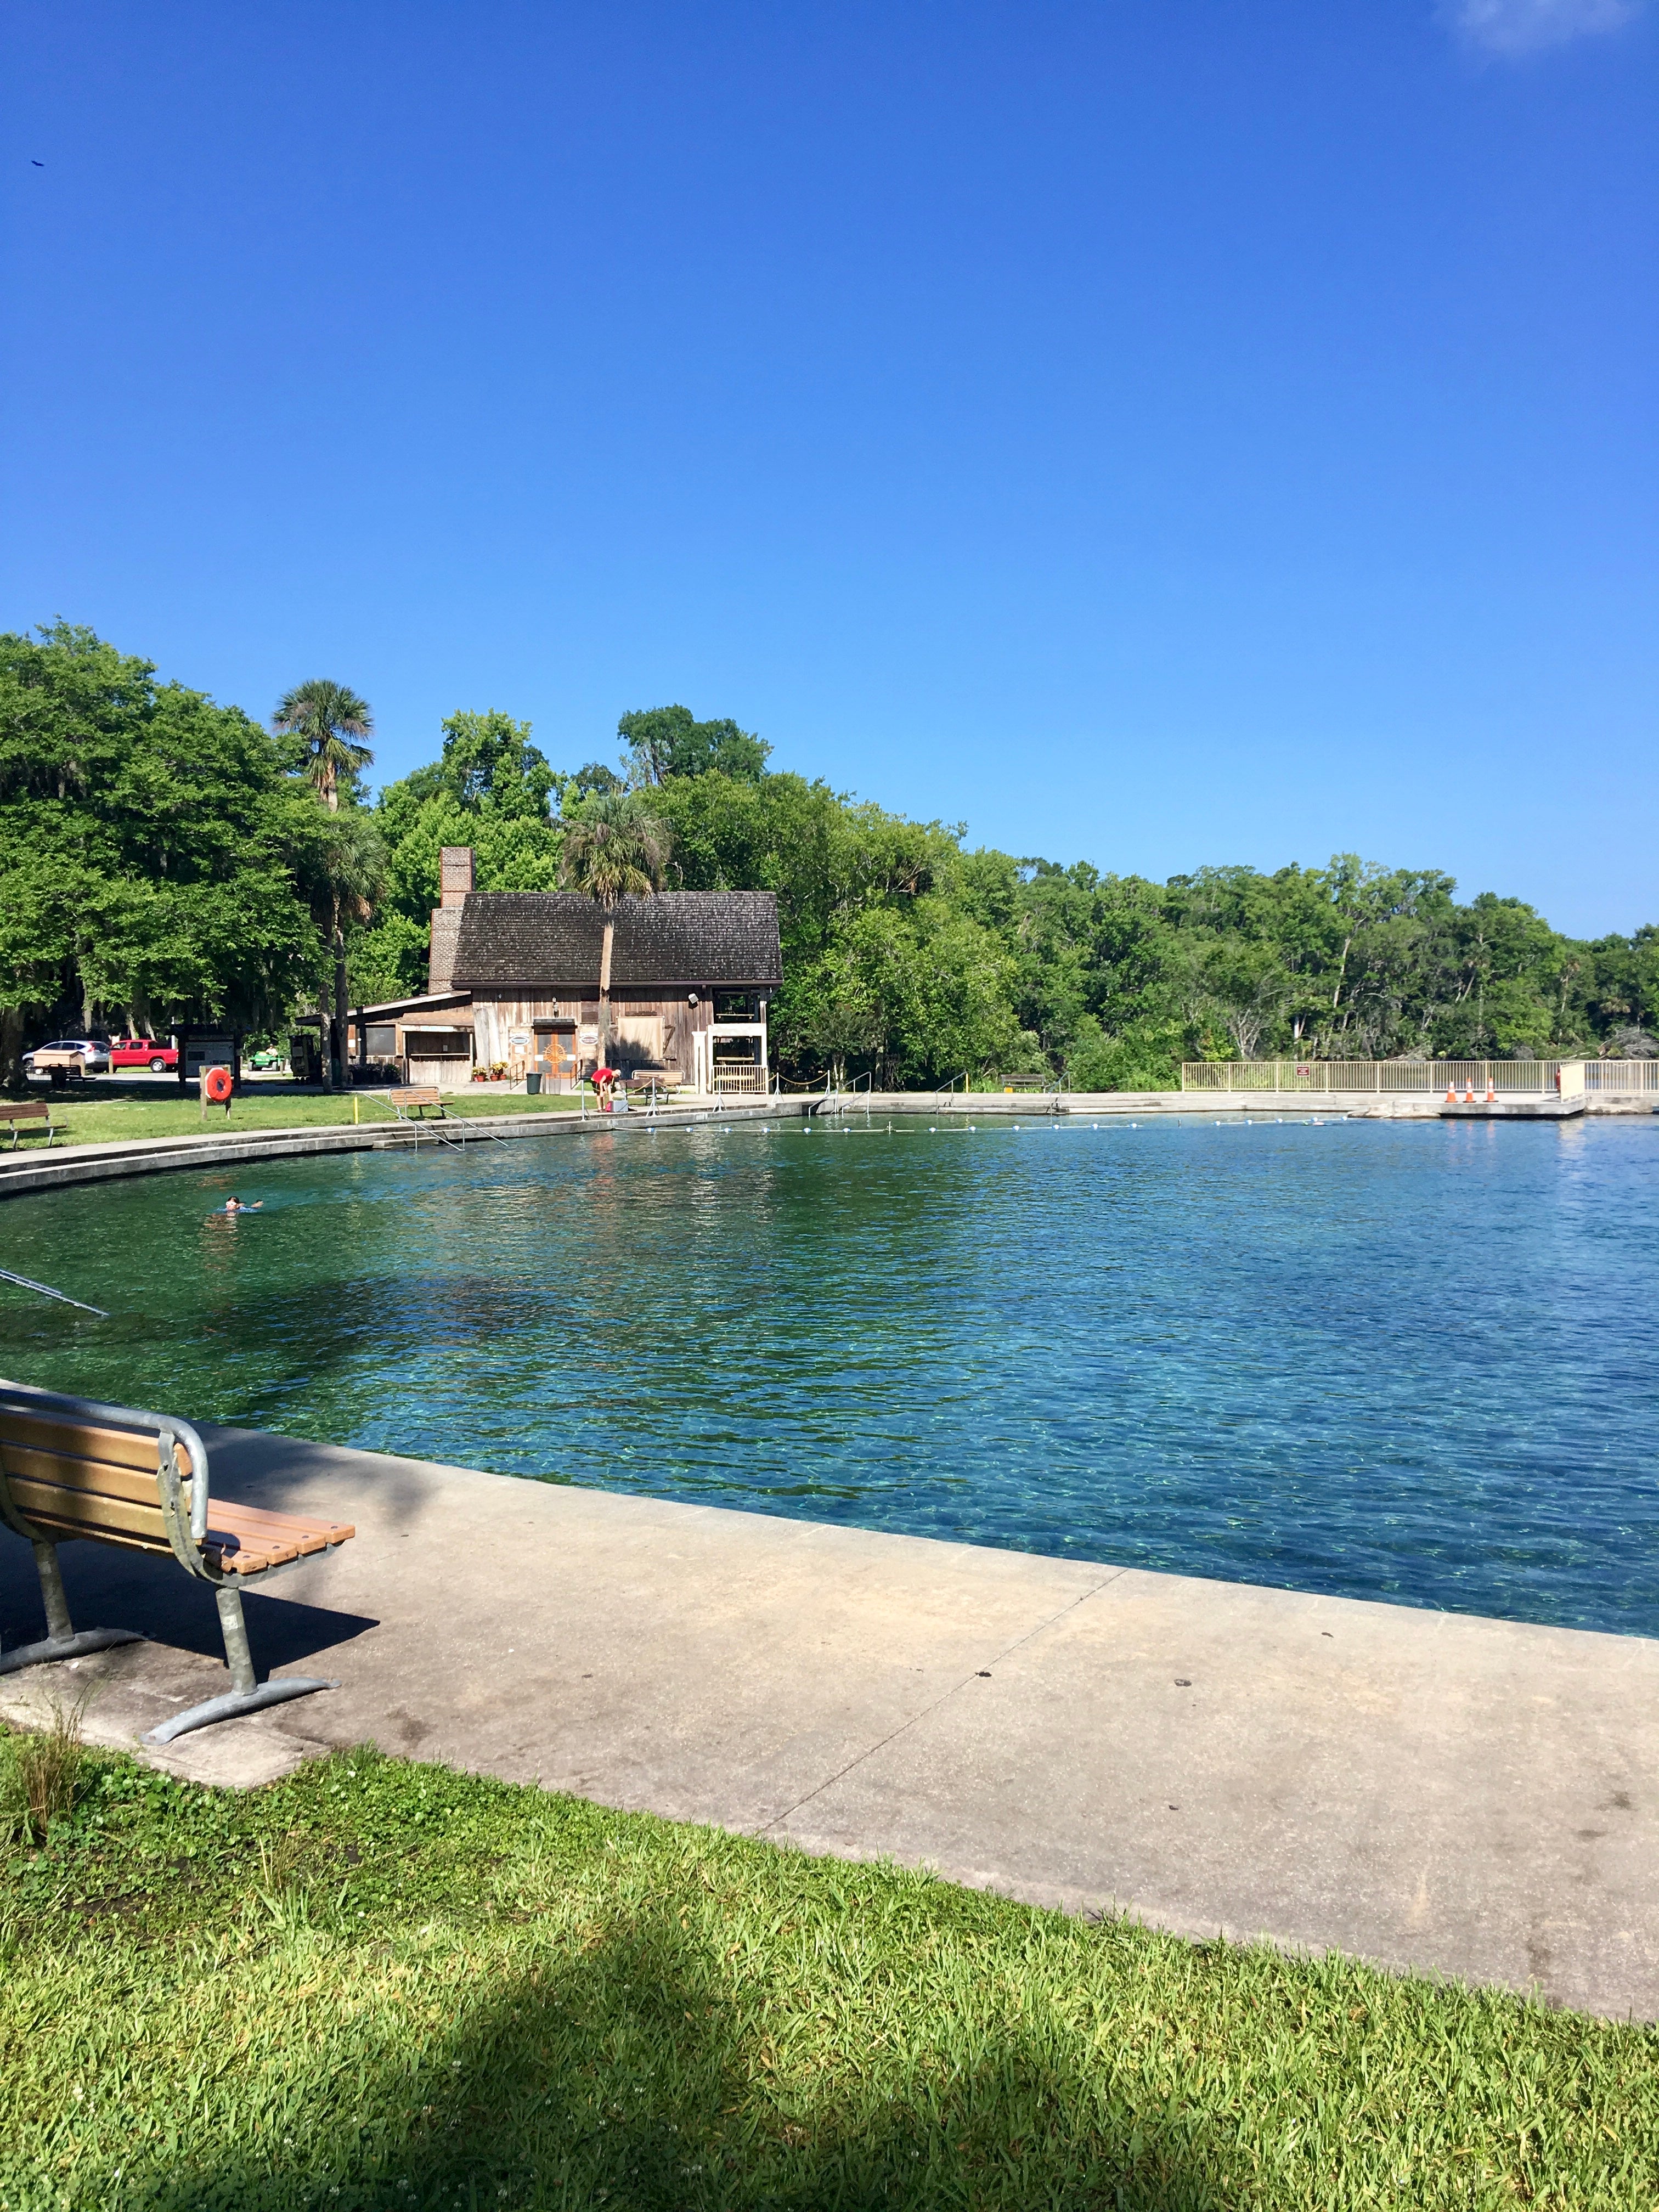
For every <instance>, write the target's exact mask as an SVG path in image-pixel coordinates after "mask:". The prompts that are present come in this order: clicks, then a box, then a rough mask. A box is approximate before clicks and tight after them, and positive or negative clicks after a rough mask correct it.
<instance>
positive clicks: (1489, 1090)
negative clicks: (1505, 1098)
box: [1486, 1075, 1498, 1106]
mask: <svg viewBox="0 0 1659 2212" xmlns="http://www.w3.org/2000/svg"><path fill="white" fill-rule="evenodd" d="M1486 1103H1487V1105H1488V1106H1495V1105H1496V1104H1497V1103H1498V1093H1497V1091H1496V1090H1495V1089H1494V1088H1493V1086H1492V1078H1491V1076H1490V1075H1489V1076H1488V1077H1487V1078H1486Z"/></svg>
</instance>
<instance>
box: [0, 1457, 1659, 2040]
mask: <svg viewBox="0 0 1659 2212" xmlns="http://www.w3.org/2000/svg"><path fill="white" fill-rule="evenodd" d="M208 1433H209V1438H210V1448H211V1449H212V1451H213V1455H214V1458H213V1469H214V1478H215V1487H216V1489H217V1490H219V1491H220V1492H222V1493H223V1494H225V1495H228V1496H233V1497H237V1498H244V1499H246V1500H247V1501H249V1502H252V1503H258V1504H269V1505H274V1506H291V1507H294V1508H295V1509H298V1510H306V1509H314V1510H324V1509H326V1510H327V1511H328V1512H329V1513H331V1514H332V1515H336V1516H342V1517H346V1516H349V1518H351V1519H352V1520H354V1521H355V1522H356V1525H357V1528H358V1532H359V1533H358V1536H357V1539H356V1541H355V1542H353V1543H351V1544H349V1545H348V1546H347V1547H345V1548H344V1550H343V1552H341V1553H339V1554H338V1555H337V1556H336V1557H335V1558H334V1559H327V1560H323V1561H318V1562H313V1563H308V1564H307V1565H304V1566H302V1567H301V1568H299V1569H296V1570H295V1571H292V1572H290V1573H289V1574H288V1575H286V1576H284V1577H281V1578H280V1579H278V1580H276V1582H275V1583H273V1584H272V1585H271V1589H270V1595H264V1596H259V1595H255V1596H251V1597H250V1598H249V1599H248V1601H247V1612H248V1619H249V1626H250V1632H251V1635H252V1642H253V1647H254V1653H255V1656H256V1659H257V1660H258V1662H259V1664H260V1666H261V1668H262V1669H263V1668H270V1669H272V1670H274V1671H276V1672H278V1673H280V1672H283V1671H289V1670H297V1671H301V1672H308V1673H322V1674H335V1675H338V1676H339V1677H340V1679H341V1681H342V1684H343V1686H342V1687H341V1688H340V1689H339V1690H338V1691H336V1692H331V1693H326V1694H324V1695H321V1696H318V1697H313V1698H309V1699H305V1700H303V1701H301V1702H299V1703H296V1704H294V1705H285V1706H282V1707H280V1708H278V1709H276V1711H273V1712H270V1713H267V1714H262V1715H259V1716H258V1717H253V1718H250V1719H247V1720H243V1721H238V1722H233V1723H226V1724H224V1725H222V1726H221V1727H219V1728H216V1729H208V1730H205V1731H204V1732H203V1733H202V1734H201V1735H197V1736H193V1737H190V1738H186V1739H185V1741H183V1742H182V1743H180V1744H179V1745H177V1746H175V1747H173V1751H172V1752H171V1753H162V1754H158V1755H157V1764H161V1765H167V1766H168V1767H170V1768H171V1769H173V1771H179V1772H181V1773H185V1774H190V1775H193V1776H195V1777H197V1778H199V1779H201V1780H204V1781H221V1782H228V1783H241V1784H252V1783H258V1782H260V1781H264V1780H268V1779H270V1778H273V1777H275V1776H276V1775H278V1774H281V1773H283V1772H284V1771H289V1770H290V1769H291V1768H292V1767H293V1766H294V1765H296V1764H297V1763H298V1761H299V1760H300V1759H301V1758H303V1757H305V1756H306V1755H307V1753H314V1752H316V1751H318V1750H319V1749H321V1748H322V1747H325V1746H335V1745H349V1744H353V1743H356V1742H360V1741H363V1740H364V1739H366V1738H373V1739H374V1741H377V1742H379V1743H380V1745H381V1746H383V1747H385V1748H386V1749H387V1750H390V1751H395V1752H401V1753H410V1754H412V1755H414V1756H416V1757H419V1758H422V1759H442V1760H447V1761H451V1762H453V1764H455V1765H459V1766H463V1767H469V1768H473V1769H477V1770H480V1771H487V1772H489V1773H492V1774H497V1775H501V1776H503V1777H505V1778H509V1779H512V1780H516V1781H525V1782H537V1781H539V1782H541V1783H543V1784H546V1785H548V1786H549V1787H554V1788H558V1789H561V1790H572V1791H576V1792H579V1793H580V1794H581V1795H583V1796H588V1797H592V1798H595V1799H598V1800H599V1801H601V1802H605V1803H607V1804H611V1805H616V1806H619V1807H629V1808H648V1809H650V1810H652V1811H654V1812H658V1813H662V1814H668V1815H670V1816H671V1817H673V1818H676V1819H684V1820H707V1821H712V1822H717V1823H720V1824H721V1825H723V1826H727V1827H731V1828H734V1829H739V1830H744V1831H747V1832H750V1833H754V1834H757V1835H765V1836H769V1837H773V1838H778V1839H780V1840H787V1841H791V1842H793V1843H796V1844H800V1845H802V1846H804V1847H805V1848H806V1849H808V1850H814V1851H827V1852H837V1853H844V1854H847V1855H849V1856H864V1855H869V1854H873V1853H890V1854H891V1855H893V1856H894V1857H897V1858H900V1859H902V1860H906V1861H910V1862H919V1863H928V1864H931V1865H933V1866H935V1867H937V1868H938V1869H939V1870H940V1871H941V1872H942V1873H944V1874H945V1875H950V1876H951V1877H953V1878H954V1879H957V1880H959V1881H967V1882H974V1883H981V1884H984V1885H987V1886H988V1887H994V1888H997V1889H1000V1890H1004V1891H1006V1892H1009V1893H1012V1894H1014V1895H1017V1896H1019V1897H1023V1898H1026V1899H1031V1900H1033V1901H1036V1902H1040V1903H1048V1904H1054V1905H1063V1906H1065V1907H1067V1908H1068V1909H1071V1910H1074V1911H1104V1910H1109V1909H1111V1908H1114V1907H1129V1908H1132V1909H1133V1911H1136V1912H1138V1913H1139V1914H1140V1915H1142V1916H1143V1917H1145V1918H1146V1919H1147V1920H1148V1921H1151V1922H1154V1923H1158V1924H1160V1925H1162V1926H1164V1927H1167V1928H1170V1929H1176V1930H1178V1931H1181V1932H1184V1933H1188V1934H1199V1935H1213V1934H1215V1933H1216V1932H1217V1931H1218V1930H1225V1931H1226V1932H1228V1933H1229V1934H1231V1935H1233V1936H1239V1937H1250V1936H1263V1935H1265V1936H1270V1937H1273V1939H1275V1940H1277V1941H1279V1942H1284V1943H1290V1944H1306V1945H1312V1946H1326V1945H1332V1946H1335V1947H1337V1948H1340V1949H1342V1950H1345V1951H1348V1952H1352V1953H1355V1954H1360V1955H1362V1956H1365V1957H1369V1958H1371V1959H1375V1960H1381V1961H1383V1962H1386V1963H1389V1964H1391V1965H1398V1966H1414V1967H1419V1968H1425V1969H1431V1970H1436V1971H1439V1972H1445V1973H1449V1974H1454V1975H1459V1976H1463V1977H1466V1978H1469V1979H1471V1980H1474V1981H1483V1982H1494V1983H1504V1984H1510V1985H1511V1986H1514V1987H1516V1988H1523V1987H1526V1986H1528V1984H1536V1985H1537V1986H1538V1987H1539V1988H1540V1989H1541V1990H1542V1991H1543V1993H1544V1994H1545V1995H1546V1996H1547V1997H1548V1998H1550V1999H1551V2000H1553V2002H1558V2003H1561V2004H1570V2005H1574V2006H1579V2007H1583V2008H1587V2009H1588V2010H1589V2011H1592V2012H1595V2013H1600V2014H1602V2015H1616V2016H1622V2015H1628V2014H1634V2015H1637V2016H1638V2017H1640V2018H1654V2017H1659V1874H1656V1869H1659V1642H1650V1641H1647V1640H1644V1639H1641V1638H1630V1637H1617V1636H1595V1635H1582V1634H1577V1633H1574V1632H1570V1631H1565V1630H1555V1629H1547V1628H1535V1627H1527V1626H1516V1625H1514V1624H1511V1623H1507V1622H1503V1621H1494V1620H1472V1619H1466V1618H1462V1617H1460V1616H1457V1615H1454V1614H1441V1613H1421V1612H1415V1611H1412V1610H1409V1609H1407V1608H1405V1607H1391V1606H1383V1605H1370V1604H1361V1603H1356V1602H1353V1601H1345V1600H1340V1599H1333V1598H1316V1597H1304V1596H1298V1595H1292V1594H1290V1593H1287V1592H1284V1591H1278V1590H1269V1589H1252V1588H1248V1587H1242V1586H1237V1585H1233V1584H1229V1583H1209V1582H1200V1581H1194V1580H1188V1579H1184V1578H1182V1577H1177V1576H1164V1575H1153V1574H1146V1573H1139V1572H1135V1571H1122V1570H1119V1569H1115V1568H1112V1567H1109V1566H1097V1565H1088V1564H1085V1563H1082V1562H1076V1561H1064V1560H1054V1559H1035V1558H1030V1557H1028V1556H1027V1555H1025V1554H1024V1553H1013V1552H997V1551H989V1550H980V1549H975V1548H973V1547H968V1546H964V1545H954V1544H942V1543H935V1542H929V1541H924V1540H921V1539H917V1538H909V1537H902V1536H890V1535H878V1534H866V1533H863V1532H860V1531H859V1530H855V1529H847V1528H830V1527H826V1526H823V1525H822V1524H818V1523H815V1522H801V1521H786V1520H775V1519H771V1518H768V1517H763V1516H758V1515H754V1514H747V1513H736V1512H727V1511H722V1510H717V1509H714V1508H710V1507H701V1506H688V1505H678V1504H666V1503H662V1502H659V1501H655V1500H650V1499H637V1498H617V1497H611V1496H608V1495H606V1494H605V1493H603V1492H597V1491H584V1490H576V1489H568V1488H562V1487H556V1486H550V1485H543V1484H538V1483H532V1482H525V1481H519V1480H512V1479H510V1478H507V1477H503V1476H497V1475H489V1474H476V1473H471V1472H468V1471H467V1470H465V1469H461V1468H446V1467H435V1466H429V1465H426V1464H424V1463H422V1462H414V1461H408V1460H398V1459H390V1458H383V1457H380V1456H377V1455H373V1454H368V1453H362V1452H355V1451H349V1450H345V1449H333V1448H330V1447H326V1446H321V1445H315V1444H307V1443H289V1442H287V1441H285V1440H283V1438H280V1437H269V1436H256V1435H252V1434H249V1433H247V1432H245V1431H209V1432H208ZM64 1574H65V1579H66V1581H67V1583H68V1584H69V1589H70V1599H71V1603H72V1604H73V1606H74V1608H75V1612H76V1620H77V1622H78V1624H79V1625H80V1626H88V1627H90V1626H129V1627H134V1628H139V1629H142V1630H143V1631H144V1632H146V1633H147V1634H149V1635H150V1636H152V1637H154V1638H156V1639H157V1640H156V1642H155V1643H154V1644H148V1645H130V1646H126V1647H125V1648H122V1649H119V1650H115V1651H112V1652H109V1653H106V1654H101V1655H100V1656H97V1657H95V1658H92V1659H87V1660H83V1661H80V1662H71V1663H69V1664H65V1665H62V1666H58V1667H51V1668H33V1669H30V1670H28V1671H27V1672H26V1673H25V1674H20V1675H16V1676H13V1677H9V1678H0V1692H3V1696H0V1715H3V1716H5V1717H11V1718H16V1719H26V1718H27V1717H30V1716H37V1717H38V1716H39V1715H40V1714H41V1713H42V1712H44V1711H47V1710H49V1706H48V1703H47V1701H48V1700H50V1699H52V1698H53V1697H55V1696H58V1695H65V1694H67V1695H76V1694H78V1693H79V1692H81V1690H82V1689H83V1688H84V1689H88V1690H89V1691H90V1692H91V1698H90V1702H89V1705H88V1734H89V1735H91V1736H93V1737H94V1739H95V1740H99V1741H106V1742H114V1743H125V1744H129V1745H130V1744H131V1743H132V1741H134V1739H135V1738H136V1736H137V1734H138V1733H139V1732H140V1730H141V1729H144V1728H147V1727H150V1726H152V1725H154V1723H155V1721H156V1720H157V1719H158V1718H160V1717H162V1716H164V1715H165V1714H167V1713H169V1712H172V1711H177V1709H178V1707H179V1705H181V1704H183V1703H184V1702H185V1701H186V1700H187V1699H189V1700H193V1699H196V1698H198V1697H201V1696H204V1695H207V1694H210V1693H211V1691H212V1690H213V1689H214V1688H215V1687H217V1686H222V1681H223V1676H222V1668H220V1666H219V1665H217V1664H216V1663H215V1662H216V1655H217V1652H218V1644H217V1635H216V1620H215V1615H214V1609H213V1604H212V1598H211V1594H210V1592H209V1591H208V1590H207V1589H206V1588H205V1587H204V1586H203V1585H200V1584H196V1583H191V1582H189V1581H188V1580H187V1579H186V1577H185V1576H184V1575H182V1574H181V1573H180V1572H179V1571H178V1569H177V1568H176V1567H174V1566H173V1565H172V1564H171V1563H170V1562H161V1561H158V1562H152V1561H148V1560H143V1559H133V1558H132V1557H131V1555H128V1554H123V1553H115V1552H111V1551H108V1550H104V1549H101V1548H98V1547H92V1546H87V1545H70V1546H68V1547H65V1549H64ZM0 1628H3V1633H4V1638H5V1641H6V1642H7V1643H8V1644H14V1643H16V1642H18V1641H21V1640H22V1639H24V1638H28V1637H31V1636H33V1635H38V1634H39V1633H40V1603H39V1597H38V1594H37V1591H36V1589H35V1586H34V1581H33V1565H32V1562H31V1560H30V1558H29V1554H28V1553H27V1548H26V1547H24V1546H23V1545H22V1544H21V1542H18V1541H14V1540H13V1539H11V1538H10V1537H9V1535H6V1534H3V1533H0Z"/></svg>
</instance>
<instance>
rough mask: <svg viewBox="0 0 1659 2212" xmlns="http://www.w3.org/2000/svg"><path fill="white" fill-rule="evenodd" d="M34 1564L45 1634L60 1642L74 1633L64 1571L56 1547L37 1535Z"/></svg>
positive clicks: (55, 1642) (53, 1640) (54, 1641)
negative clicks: (43, 1613) (38, 1583)
mask: <svg viewBox="0 0 1659 2212" xmlns="http://www.w3.org/2000/svg"><path fill="white" fill-rule="evenodd" d="M34 1565H35V1569H36V1571H37V1572H38V1573H39V1575H40V1595H41V1596H42V1598H43V1599H44V1600H45V1601H46V1634H47V1635H48V1636H49V1637H50V1638H51V1639H52V1642H53V1643H54V1644H62V1643H64V1642H65V1641H67V1639H68V1638H70V1637H72V1636H73V1635H74V1633H75V1624H74V1622H73V1621H72V1620H70V1609H69V1600H68V1598H67V1597H66V1596H65V1595H64V1572H63V1569H62V1568H61V1567H60V1566H59V1565H58V1547H57V1546H56V1545H55V1544H48V1543H46V1542H45V1541H42V1540H41V1539H40V1538H39V1537H37V1538H36V1539H35V1544H34Z"/></svg>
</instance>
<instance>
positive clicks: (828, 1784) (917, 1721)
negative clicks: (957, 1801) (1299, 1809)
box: [750, 1567, 1128, 1836]
mask: <svg viewBox="0 0 1659 2212" xmlns="http://www.w3.org/2000/svg"><path fill="white" fill-rule="evenodd" d="M1127 1572H1128V1569H1127V1567H1114V1568H1113V1569H1112V1571H1111V1572H1110V1574H1109V1575H1103V1576H1102V1577H1101V1578H1100V1580H1099V1581H1098V1582H1097V1583H1090V1585H1089V1587H1088V1589H1086V1590H1079V1592H1078V1595H1076V1596H1075V1597H1074V1598H1069V1599H1068V1600H1067V1601H1066V1603H1065V1604H1064V1605H1062V1606H1060V1607H1056V1608H1055V1610H1054V1612H1053V1613H1049V1614H1048V1615H1047V1616H1046V1617H1045V1618H1044V1619H1043V1620H1039V1621H1037V1622H1036V1623H1034V1625H1033V1626H1031V1627H1030V1628H1028V1629H1027V1630H1026V1632H1025V1633H1024V1635H1023V1636H1017V1637H1015V1638H1014V1640H1013V1642H1012V1644H1004V1646H1003V1647H1002V1649H1001V1650H1000V1651H999V1652H998V1653H996V1655H995V1656H994V1658H993V1659H992V1661H991V1665H992V1667H993V1668H995V1667H998V1666H1000V1664H1001V1663H1002V1662H1003V1661H1004V1660H1005V1659H1012V1657H1013V1656H1014V1654H1015V1652H1016V1651H1018V1650H1022V1649H1023V1648H1024V1645H1026V1644H1029V1643H1030V1641H1031V1639H1032V1638H1033V1637H1036V1636H1041V1635H1042V1632H1043V1631H1044V1630H1045V1629H1049V1628H1052V1627H1053V1626H1054V1623H1055V1622H1056V1621H1057V1620H1065V1618H1066V1614H1067V1613H1075V1612H1076V1611H1077V1608H1078V1607H1079V1606H1080V1605H1086V1604H1087V1603H1088V1601H1089V1600H1090V1599H1091V1597H1097V1596H1098V1595H1100V1593H1101V1591H1102V1590H1103V1589H1105V1588H1106V1587H1107V1585H1108V1584H1109V1583H1115V1582H1116V1581H1117V1580H1118V1579H1119V1577H1121V1576H1122V1575H1126V1574H1127ZM981 1671H982V1670H981V1668H977V1667H974V1668H969V1671H968V1673H967V1674H964V1675H963V1677H962V1680H960V1681H959V1682H952V1683H951V1686H950V1688H949V1689H948V1690H941V1691H940V1692H939V1696H938V1697H936V1698H935V1699H933V1703H932V1705H924V1706H923V1707H922V1709H921V1711H920V1712H916V1713H912V1714H911V1715H910V1717H909V1718H908V1720H903V1721H901V1722H900V1723H899V1724H898V1726H897V1727H896V1729H889V1730H888V1732H887V1734H886V1735H884V1736H882V1737H881V1738H880V1739H879V1740H878V1741H876V1742H875V1743H871V1744H866V1746H865V1747H864V1749H863V1750H862V1751H860V1753H857V1754H856V1756H855V1757H854V1758H852V1759H848V1762H847V1764H846V1765H845V1766H840V1767H837V1768H836V1771H835V1772H834V1773H833V1774H826V1775H825V1776H824V1778H823V1781H822V1782H819V1783H816V1784H814V1785H813V1787H812V1788H811V1790H807V1791H806V1792H805V1795H804V1796H799V1797H797V1798H796V1800H795V1802H794V1803H793V1805H786V1806H785V1807H784V1808H783V1810H782V1812H781V1813H775V1814H773V1815H772V1818H771V1819H770V1820H766V1821H763V1823H762V1824H761V1826H759V1827H758V1828H752V1829H751V1830H750V1834H751V1835H755V1836H765V1835H769V1834H770V1833H771V1832H772V1830H773V1829H774V1828H776V1827H779V1826H781V1824H782V1823H783V1822H784V1821H785V1820H792V1819H793V1817H794V1815H795V1814H797V1813H799V1810H800V1808H801V1807H802V1806H803V1805H810V1804H811V1802H812V1800H813V1799H814V1798H815V1797H821V1796H823V1793H824V1791H825V1790H832V1789H833V1788H834V1787H835V1785H836V1783H837V1782H841V1781H843V1780H844V1779H845V1778H846V1777H847V1776H848V1775H849V1774H850V1773H851V1772H852V1771H853V1770H854V1767H857V1766H862V1765H863V1764H864V1762H865V1760H866V1759H873V1758H874V1757H875V1755H876V1753H878V1751H885V1750H886V1748H887V1747H888V1745H889V1744H890V1743H896V1742H897V1741H898V1739H899V1738H900V1736H902V1735H907V1734H908V1731H909V1730H910V1729H913V1728H917V1727H919V1726H920V1725H921V1723H922V1722H923V1721H925V1720H927V1719H928V1718H929V1717H931V1716H932V1715H933V1714H934V1713H936V1712H937V1711H939V1707H940V1706H941V1705H949V1704H950V1702H951V1699H952V1698H955V1697H959V1696H960V1695H961V1693H962V1692H963V1690H965V1689H966V1688H967V1687H968V1685H969V1683H970V1682H975V1681H977V1680H979V1677H980V1674H981Z"/></svg>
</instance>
